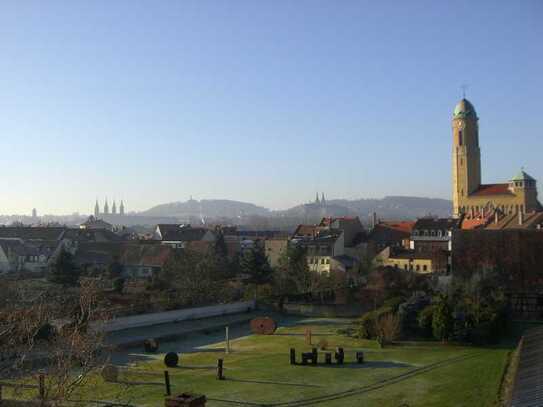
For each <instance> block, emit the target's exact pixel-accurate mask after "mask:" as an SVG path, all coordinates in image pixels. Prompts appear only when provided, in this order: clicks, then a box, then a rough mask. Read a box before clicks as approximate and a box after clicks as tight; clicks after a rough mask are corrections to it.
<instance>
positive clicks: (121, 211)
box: [119, 199, 124, 216]
mask: <svg viewBox="0 0 543 407" xmlns="http://www.w3.org/2000/svg"><path fill="white" fill-rule="evenodd" d="M119 215H121V216H123V215H124V202H123V200H122V199H121V206H119Z"/></svg>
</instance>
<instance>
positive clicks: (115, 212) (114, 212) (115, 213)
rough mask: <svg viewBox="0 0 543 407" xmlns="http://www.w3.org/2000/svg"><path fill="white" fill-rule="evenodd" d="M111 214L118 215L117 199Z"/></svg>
mask: <svg viewBox="0 0 543 407" xmlns="http://www.w3.org/2000/svg"><path fill="white" fill-rule="evenodd" d="M111 213H112V214H113V215H117V204H116V203H115V199H114V200H113V206H112V207H111Z"/></svg>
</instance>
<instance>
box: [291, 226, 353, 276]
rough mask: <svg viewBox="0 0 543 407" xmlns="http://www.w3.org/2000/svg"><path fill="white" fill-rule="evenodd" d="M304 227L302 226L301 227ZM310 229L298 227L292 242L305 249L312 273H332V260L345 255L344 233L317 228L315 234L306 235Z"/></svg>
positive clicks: (326, 228)
mask: <svg viewBox="0 0 543 407" xmlns="http://www.w3.org/2000/svg"><path fill="white" fill-rule="evenodd" d="M300 226H302V225H300ZM308 230H309V229H308V228H301V227H298V228H297V230H296V232H297V233H301V232H303V233H304V234H303V235H302V234H298V235H295V236H294V237H293V238H292V239H291V242H292V244H296V245H298V246H301V247H303V248H305V250H306V257H307V264H308V266H309V269H310V270H311V271H316V272H318V273H329V272H330V271H332V259H333V258H334V257H337V256H342V255H344V254H345V243H344V237H343V231H341V230H337V229H329V228H328V227H319V226H315V228H314V232H312V233H309V236H310V237H307V236H308V234H307V233H306V232H307V231H308Z"/></svg>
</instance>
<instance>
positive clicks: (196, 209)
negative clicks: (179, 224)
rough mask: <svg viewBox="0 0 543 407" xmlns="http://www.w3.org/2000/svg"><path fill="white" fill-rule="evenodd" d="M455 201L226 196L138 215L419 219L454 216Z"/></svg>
mask: <svg viewBox="0 0 543 407" xmlns="http://www.w3.org/2000/svg"><path fill="white" fill-rule="evenodd" d="M451 211H452V202H451V201H449V200H447V199H434V198H420V197H411V196H387V197H385V198H382V199H355V200H347V199H331V200H329V201H327V202H326V206H324V207H323V206H320V205H316V204H304V205H297V206H295V207H293V208H290V209H287V210H282V211H270V210H269V209H267V208H264V207H261V206H257V205H254V204H251V203H247V202H239V201H233V200H226V199H203V200H201V201H197V200H194V199H193V200H189V201H186V202H172V203H167V204H162V205H157V206H155V207H153V208H151V209H148V210H146V211H144V212H140V213H139V214H138V215H144V216H161V217H174V218H178V219H189V218H201V217H204V218H232V219H234V218H238V217H247V216H263V217H277V216H280V217H295V218H307V217H311V218H313V217H319V216H359V217H360V218H361V219H362V220H363V221H366V220H367V219H368V216H369V214H370V213H372V212H376V213H377V216H378V217H379V218H381V219H415V218H419V217H422V216H427V215H434V216H439V217H447V216H450V214H451Z"/></svg>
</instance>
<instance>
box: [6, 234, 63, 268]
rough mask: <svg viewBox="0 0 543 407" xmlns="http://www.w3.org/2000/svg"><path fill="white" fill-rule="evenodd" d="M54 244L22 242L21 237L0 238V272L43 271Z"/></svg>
mask: <svg viewBox="0 0 543 407" xmlns="http://www.w3.org/2000/svg"><path fill="white" fill-rule="evenodd" d="M53 250H54V246H53V247H51V246H50V245H48V244H46V243H40V242H37V241H34V242H24V241H23V240H22V239H0V272H2V273H9V272H44V271H46V270H47V262H48V259H49V257H50V256H51V253H52V252H53Z"/></svg>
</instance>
